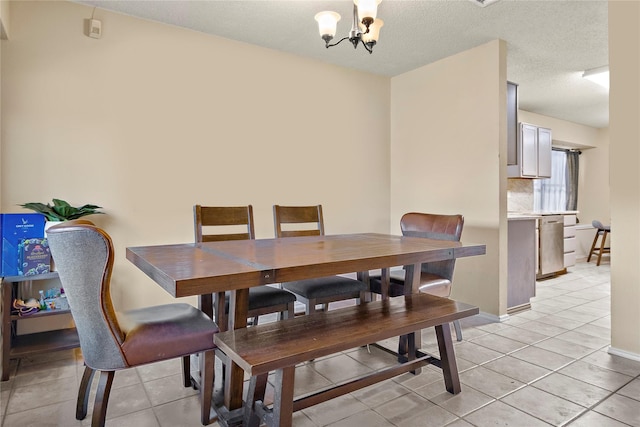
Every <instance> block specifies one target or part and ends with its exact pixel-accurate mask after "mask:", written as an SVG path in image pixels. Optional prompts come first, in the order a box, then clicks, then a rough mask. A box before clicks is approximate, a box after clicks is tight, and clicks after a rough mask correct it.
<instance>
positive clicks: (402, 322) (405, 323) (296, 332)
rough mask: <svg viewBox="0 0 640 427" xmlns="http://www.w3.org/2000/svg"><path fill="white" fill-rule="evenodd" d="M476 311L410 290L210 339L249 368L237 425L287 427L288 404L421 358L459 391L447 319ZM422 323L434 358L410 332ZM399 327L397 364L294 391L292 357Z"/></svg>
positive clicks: (344, 346) (308, 401)
mask: <svg viewBox="0 0 640 427" xmlns="http://www.w3.org/2000/svg"><path fill="white" fill-rule="evenodd" d="M478 312H479V310H478V308H477V307H474V306H471V305H468V304H464V303H460V302H457V301H454V300H451V299H448V298H441V297H437V296H433V295H428V294H412V295H408V296H404V297H397V298H391V299H389V300H383V301H374V302H368V303H366V304H360V305H357V306H351V307H347V308H342V309H338V310H333V311H329V312H320V313H316V314H313V315H309V316H300V317H296V318H293V319H287V320H282V321H278V322H273V323H268V324H265V325H257V326H254V327H251V328H246V329H236V330H232V331H227V332H223V333H219V334H216V335H215V343H216V344H217V346H218V348H219V349H220V350H221V351H223V352H224V353H225V354H226V355H227V356H228V357H229V358H230V359H231V360H233V361H234V362H235V363H236V364H237V365H238V366H240V368H242V369H243V370H244V371H245V372H247V373H248V374H250V375H251V381H250V384H249V390H248V393H247V399H246V404H245V406H244V415H243V417H244V425H245V426H257V425H259V424H260V422H264V423H266V424H267V425H268V426H273V427H276V426H277V427H287V426H291V423H292V416H293V412H295V411H298V410H300V409H304V408H307V407H309V406H312V405H316V404H318V403H321V402H324V401H326V400H329V399H332V398H335V397H338V396H341V395H343V394H346V393H350V392H352V391H355V390H358V389H361V388H363V387H367V386H369V385H372V384H375V383H377V382H381V381H384V380H386V379H389V378H393V377H395V376H397V375H400V374H403V373H405V372H409V371H415V370H417V369H419V368H420V367H422V366H425V365H427V364H434V365H436V366H439V367H440V368H441V369H442V371H443V375H444V382H445V387H446V389H447V391H449V392H450V393H453V394H457V393H459V392H460V380H459V378H458V368H457V364H456V360H455V355H454V351H453V342H452V340H451V332H450V327H449V322H452V321H453V320H456V319H461V318H464V317H468V316H472V315H474V314H477V313H478ZM429 327H435V330H436V336H437V339H438V348H439V351H440V359H437V358H436V357H434V356H431V355H428V354H425V353H422V352H419V351H418V350H417V349H416V348H415V347H416V338H415V336H416V335H418V334H419V331H420V330H421V329H425V328H429ZM415 332H417V334H416V333H415ZM404 335H408V339H407V342H408V356H407V357H405V358H402V362H400V363H398V364H397V365H393V366H391V367H388V368H384V369H381V370H378V371H375V372H373V373H370V374H368V375H365V376H362V377H359V378H356V379H353V380H349V381H346V382H344V383H341V384H338V385H335V386H333V387H330V388H327V389H324V390H321V391H319V392H316V393H312V394H309V395H306V396H303V397H301V398H298V399H294V395H293V389H294V387H293V385H294V376H295V366H296V364H299V363H302V362H306V361H308V360H313V359H316V358H319V357H323V356H328V355H330V354H334V353H338V352H341V351H345V350H349V349H352V348H354V347H361V346H365V345H368V344H370V343H375V342H378V341H381V340H385V339H388V338H392V337H398V336H404ZM399 360H400V359H399ZM270 371H275V384H274V387H275V394H274V404H273V408H272V409H268V408H267V407H266V406H265V405H263V399H264V392H265V388H266V383H267V376H268V373H269V372H270Z"/></svg>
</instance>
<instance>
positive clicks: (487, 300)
mask: <svg viewBox="0 0 640 427" xmlns="http://www.w3.org/2000/svg"><path fill="white" fill-rule="evenodd" d="M479 82H482V84H479ZM391 89H392V90H391V93H392V95H391V231H392V232H396V233H399V232H400V230H399V222H400V217H401V216H402V214H403V213H405V212H410V211H420V212H434V213H444V214H455V213H461V214H463V215H464V217H465V224H464V230H463V233H462V240H463V241H467V242H479V243H485V244H486V245H487V254H486V255H484V256H480V257H472V258H468V259H461V260H459V261H458V262H457V263H456V272H455V280H454V282H455V285H454V287H453V296H454V297H455V298H456V299H460V300H462V301H467V302H472V303H473V304H476V305H478V306H479V307H480V309H481V310H482V311H484V312H486V313H491V314H493V315H503V314H506V261H507V256H506V236H507V233H506V226H507V221H506V43H504V42H503V41H498V40H495V41H492V42H490V43H487V44H485V45H482V46H479V47H477V48H474V49H471V50H468V51H465V52H462V53H460V54H457V55H454V56H451V57H448V58H445V59H443V60H441V61H438V62H436V63H433V64H430V65H426V66H424V67H421V68H418V69H416V70H413V71H410V72H408V73H405V74H402V75H400V76H397V77H394V78H392V79H391Z"/></svg>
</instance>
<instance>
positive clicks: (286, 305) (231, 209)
mask: <svg viewBox="0 0 640 427" xmlns="http://www.w3.org/2000/svg"><path fill="white" fill-rule="evenodd" d="M193 220H194V222H193V225H194V231H195V238H196V242H198V243H202V242H220V241H225V240H247V239H255V231H254V222H253V207H252V206H251V205H248V206H201V205H195V206H194V207H193ZM214 231H215V232H214ZM229 297H230V293H229V292H226V293H220V294H218V295H216V296H215V298H214V300H215V302H214V304H215V315H216V323H218V324H219V325H227V324H228V314H229ZM205 301H208V300H207V299H206V298H205ZM295 301H296V296H295V295H293V294H292V293H291V292H288V291H286V290H284V289H278V288H276V287H272V286H258V287H253V288H250V289H249V312H248V314H249V317H251V318H252V319H253V324H254V325H256V324H258V317H259V316H261V315H263V314H270V313H280V318H281V319H286V318H288V317H293V315H294V306H295ZM204 304H205V305H208V302H205V303H204ZM202 308H206V309H205V310H204V311H205V312H210V311H211V309H210V308H207V307H201V309H202ZM209 314H211V313H209Z"/></svg>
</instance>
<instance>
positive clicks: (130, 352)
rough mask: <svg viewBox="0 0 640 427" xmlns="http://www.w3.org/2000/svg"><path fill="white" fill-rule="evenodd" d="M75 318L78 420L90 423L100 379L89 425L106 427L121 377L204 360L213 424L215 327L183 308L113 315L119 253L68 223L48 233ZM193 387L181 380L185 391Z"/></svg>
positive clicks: (206, 418) (85, 226)
mask: <svg viewBox="0 0 640 427" xmlns="http://www.w3.org/2000/svg"><path fill="white" fill-rule="evenodd" d="M47 237H48V239H49V245H50V248H51V254H52V256H53V257H54V258H55V260H56V268H57V270H58V274H59V275H60V281H61V283H62V286H64V289H65V292H66V295H67V298H68V300H69V305H70V306H71V314H72V316H73V320H74V322H75V324H76V329H77V331H78V336H79V338H80V349H81V350H82V355H83V357H84V363H85V371H84V375H83V376H82V381H81V383H80V389H79V391H78V402H77V406H76V418H77V419H79V420H81V419H84V418H85V416H86V415H87V405H88V401H89V392H90V390H91V382H92V380H93V376H94V374H95V373H96V371H99V372H100V379H99V382H98V389H97V392H96V398H95V405H94V408H93V415H92V420H91V425H92V426H93V427H98V426H103V425H104V423H105V416H106V412H107V404H108V402H109V394H110V392H111V384H112V383H113V378H114V375H115V372H116V371H119V370H121V369H127V368H131V367H135V366H140V365H145V364H148V363H153V362H158V361H161V360H167V359H173V358H178V357H180V358H182V363H183V372H188V370H187V369H185V367H187V368H188V366H189V359H190V355H191V354H196V353H202V357H201V361H202V368H201V374H202V375H201V382H200V398H201V403H202V410H201V414H200V420H201V422H202V424H203V425H207V424H209V423H210V422H211V416H210V414H211V398H212V393H213V376H214V361H215V355H214V350H215V345H214V343H213V336H214V334H215V333H216V332H217V331H218V327H217V326H216V324H215V323H214V322H212V321H211V319H210V318H209V317H207V315H206V314H204V313H203V312H201V311H200V310H198V309H197V308H195V307H193V306H191V305H189V304H184V303H175V304H165V305H160V306H155V307H146V308H140V309H135V310H129V311H124V312H116V310H115V308H114V306H113V304H112V301H111V294H110V283H111V272H112V269H113V259H114V250H113V243H112V241H111V238H110V237H109V235H108V234H107V233H106V232H105V231H103V230H102V229H100V228H98V227H96V226H94V225H92V224H91V223H88V222H87V221H84V220H80V221H69V222H65V223H62V224H60V225H57V226H54V227H51V228H50V229H49V230H48V232H47ZM191 385H192V383H191V378H190V377H185V378H184V386H185V387H190V386H191Z"/></svg>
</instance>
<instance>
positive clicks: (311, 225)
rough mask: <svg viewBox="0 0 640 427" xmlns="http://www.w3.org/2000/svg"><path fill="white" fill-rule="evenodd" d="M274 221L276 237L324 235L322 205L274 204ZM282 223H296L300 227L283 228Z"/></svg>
mask: <svg viewBox="0 0 640 427" xmlns="http://www.w3.org/2000/svg"><path fill="white" fill-rule="evenodd" d="M273 221H274V228H275V234H276V237H297V236H324V219H323V217H322V205H315V206H280V205H273ZM282 224H295V225H298V226H299V227H295V229H285V230H283V229H282ZM305 225H307V226H308V227H307V226H305Z"/></svg>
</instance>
